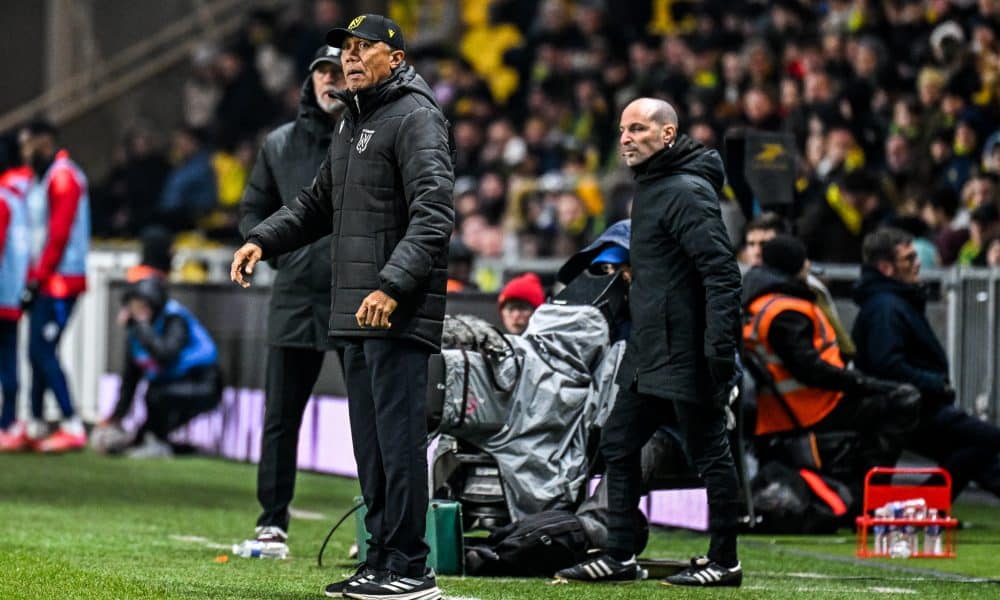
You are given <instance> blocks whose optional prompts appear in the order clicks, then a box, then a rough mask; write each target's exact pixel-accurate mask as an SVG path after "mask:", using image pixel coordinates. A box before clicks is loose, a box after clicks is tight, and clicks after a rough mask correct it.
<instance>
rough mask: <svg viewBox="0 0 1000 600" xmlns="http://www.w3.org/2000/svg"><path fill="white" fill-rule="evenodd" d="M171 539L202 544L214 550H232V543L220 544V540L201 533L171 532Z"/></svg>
mask: <svg viewBox="0 0 1000 600" xmlns="http://www.w3.org/2000/svg"><path fill="white" fill-rule="evenodd" d="M170 539H172V540H174V541H178V542H185V543H188V544H201V545H203V546H204V547H206V548H212V549H214V550H231V549H232V547H233V545H232V544H220V543H218V542H213V541H212V540H210V539H208V538H206V537H202V536H200V535H176V534H171V535H170Z"/></svg>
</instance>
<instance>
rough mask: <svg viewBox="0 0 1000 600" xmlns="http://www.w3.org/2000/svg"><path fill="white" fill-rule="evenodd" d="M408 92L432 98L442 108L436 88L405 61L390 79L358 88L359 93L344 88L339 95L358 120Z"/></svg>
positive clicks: (433, 102) (434, 103)
mask: <svg viewBox="0 0 1000 600" xmlns="http://www.w3.org/2000/svg"><path fill="white" fill-rule="evenodd" d="M406 94H420V95H421V96H424V97H426V98H427V99H428V100H430V101H431V103H432V104H433V105H434V106H435V107H437V108H439V109H440V108H441V107H440V105H439V104H438V101H437V98H435V97H434V90H432V89H431V87H430V86H429V85H427V82H426V81H424V78H423V77H421V76H420V75H418V74H417V71H416V69H414V68H413V67H412V66H410V65H409V64H407V63H406V62H405V61H404V62H403V63H401V64H400V65H399V66H398V67H396V70H395V71H393V72H392V75H390V76H389V77H388V79H385V80H383V81H380V82H379V83H377V84H375V85H373V86H371V87H367V88H363V89H361V90H358V92H357V93H354V92H352V91H350V90H344V91H342V92H340V93H339V94H337V96H338V97H339V98H340V99H341V100H343V101H344V103H345V104H347V108H348V110H350V111H351V114H352V115H353V116H354V118H355V120H358V119H359V118H360V117H362V116H364V115H366V114H368V113H370V112H372V111H374V110H375V109H377V108H379V107H380V106H385V105H386V104H388V103H390V102H392V101H393V100H396V99H397V98H400V97H402V96H404V95H406Z"/></svg>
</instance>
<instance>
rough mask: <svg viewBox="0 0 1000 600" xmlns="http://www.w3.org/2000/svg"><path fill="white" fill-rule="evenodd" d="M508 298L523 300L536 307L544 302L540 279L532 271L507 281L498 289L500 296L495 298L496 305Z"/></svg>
mask: <svg viewBox="0 0 1000 600" xmlns="http://www.w3.org/2000/svg"><path fill="white" fill-rule="evenodd" d="M509 300H523V301H524V302H527V303H528V304H530V305H531V307H532V308H538V307H539V306H541V304H542V303H543V302H545V290H543V289H542V281H541V280H540V279H539V278H538V275H535V274H534V273H525V274H524V275H521V276H519V277H515V278H514V279H511V280H510V281H508V282H507V285H505V286H503V289H502V290H500V297H499V298H497V306H498V307H500V308H503V305H504V304H505V303H506V302H507V301H509Z"/></svg>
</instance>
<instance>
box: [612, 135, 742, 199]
mask: <svg viewBox="0 0 1000 600" xmlns="http://www.w3.org/2000/svg"><path fill="white" fill-rule="evenodd" d="M632 170H633V171H634V172H635V176H636V181H638V182H640V183H641V182H642V181H644V180H647V179H656V178H659V177H663V176H666V175H697V176H699V177H702V178H704V179H705V180H707V181H708V182H709V183H711V184H712V187H713V188H715V191H716V192H721V191H722V186H723V185H724V184H725V181H726V170H725V167H724V166H723V165H722V158H721V157H720V156H719V153H718V152H716V151H715V150H711V149H709V148H706V147H705V146H703V145H701V144H700V143H698V142H696V141H695V140H693V139H692V138H690V137H688V136H687V135H679V136H677V140H676V141H675V142H674V143H673V144H672V145H670V146H668V147H666V148H664V149H663V150H660V151H659V152H657V153H656V154H654V155H653V156H651V157H650V158H649V160H647V161H645V162H643V163H641V164H638V165H636V166H634V167H632Z"/></svg>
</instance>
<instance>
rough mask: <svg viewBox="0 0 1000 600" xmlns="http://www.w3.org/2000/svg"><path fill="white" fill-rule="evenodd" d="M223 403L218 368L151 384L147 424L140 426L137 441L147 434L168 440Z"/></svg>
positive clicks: (148, 396)
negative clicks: (173, 432) (182, 428)
mask: <svg viewBox="0 0 1000 600" xmlns="http://www.w3.org/2000/svg"><path fill="white" fill-rule="evenodd" d="M220 400H222V375H221V374H220V372H219V369H218V367H206V368H199V369H194V370H192V371H191V372H190V373H188V374H187V375H186V376H185V377H184V378H182V379H179V380H177V381H170V382H165V383H156V382H152V383H150V384H149V387H148V388H147V389H146V422H145V423H143V424H142V426H141V427H139V431H138V433H137V434H136V438H135V439H136V441H137V442H141V441H142V438H143V437H144V436H145V434H146V432H151V433H152V434H153V435H155V436H156V437H158V438H159V439H160V440H163V441H167V436H169V435H170V432H172V431H174V430H175V429H177V428H178V427H181V426H182V425H184V424H185V423H187V422H188V421H190V420H191V419H193V418H194V417H196V416H198V415H200V414H201V413H203V412H207V411H209V410H212V409H213V408H215V407H216V406H218V405H219V401H220Z"/></svg>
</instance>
